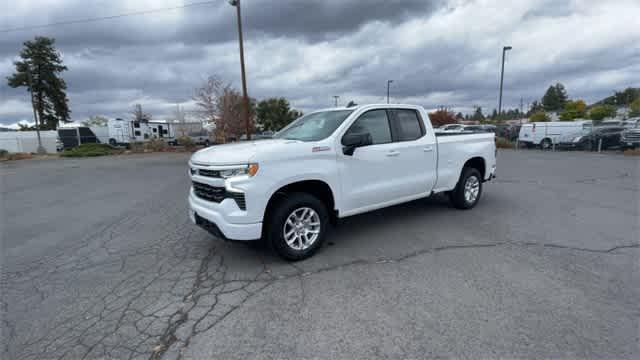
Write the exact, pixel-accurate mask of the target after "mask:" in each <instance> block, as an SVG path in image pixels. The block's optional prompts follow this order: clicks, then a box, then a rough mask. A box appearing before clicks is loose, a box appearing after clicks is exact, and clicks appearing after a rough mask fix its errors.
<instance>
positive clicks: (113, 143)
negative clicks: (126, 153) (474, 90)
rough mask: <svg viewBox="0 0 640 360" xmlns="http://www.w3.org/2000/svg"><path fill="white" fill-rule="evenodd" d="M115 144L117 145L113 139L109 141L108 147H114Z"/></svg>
mask: <svg viewBox="0 0 640 360" xmlns="http://www.w3.org/2000/svg"><path fill="white" fill-rule="evenodd" d="M116 144H117V143H116V139H114V138H111V139H109V145H111V146H116Z"/></svg>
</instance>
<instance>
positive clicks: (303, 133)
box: [273, 110, 353, 141]
mask: <svg viewBox="0 0 640 360" xmlns="http://www.w3.org/2000/svg"><path fill="white" fill-rule="evenodd" d="M352 112H353V110H338V111H321V112H315V113H312V114H308V115H305V116H303V117H301V118H299V119H298V120H296V121H294V122H292V123H291V124H289V125H287V126H286V127H285V128H284V129H282V130H280V131H279V132H278V133H277V134H275V135H274V136H273V137H274V138H275V139H288V140H300V141H318V140H322V139H324V138H326V137H328V136H329V135H331V134H332V133H333V132H334V131H335V130H336V129H337V128H338V126H340V124H342V122H343V121H344V120H345V119H346V118H347V117H348V116H349V114H351V113H352Z"/></svg>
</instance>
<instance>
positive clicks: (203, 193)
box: [193, 181, 247, 210]
mask: <svg viewBox="0 0 640 360" xmlns="http://www.w3.org/2000/svg"><path fill="white" fill-rule="evenodd" d="M193 192H194V193H195V194H196V196H197V197H199V198H201V199H204V200H207V201H212V202H216V203H219V202H221V201H222V200H224V199H227V198H229V199H233V200H234V201H235V202H236V204H238V207H239V208H240V209H242V210H247V202H246V200H245V198H244V193H238V192H228V191H226V189H225V188H224V187H219V186H211V185H207V184H203V183H199V182H195V181H194V182H193Z"/></svg>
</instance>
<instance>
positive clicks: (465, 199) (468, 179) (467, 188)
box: [449, 167, 482, 210]
mask: <svg viewBox="0 0 640 360" xmlns="http://www.w3.org/2000/svg"><path fill="white" fill-rule="evenodd" d="M481 195H482V175H481V174H480V172H479V171H478V170H477V169H474V168H468V167H466V168H463V169H462V174H460V179H459V180H458V184H457V185H456V188H455V189H453V191H451V192H450V193H449V199H450V200H451V203H452V204H453V206H455V207H456V208H458V209H463V210H466V209H471V208H472V207H474V206H476V204H477V203H478V201H479V200H480V196H481Z"/></svg>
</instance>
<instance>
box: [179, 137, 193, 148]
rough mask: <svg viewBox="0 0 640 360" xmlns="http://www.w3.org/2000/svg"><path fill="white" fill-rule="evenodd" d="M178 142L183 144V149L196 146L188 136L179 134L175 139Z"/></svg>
mask: <svg viewBox="0 0 640 360" xmlns="http://www.w3.org/2000/svg"><path fill="white" fill-rule="evenodd" d="M176 140H177V141H178V144H180V145H182V146H184V148H185V149H187V150H189V151H191V150H193V149H195V148H196V143H194V142H193V139H192V138H190V137H188V136H181V137H179V138H177V139H176Z"/></svg>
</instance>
